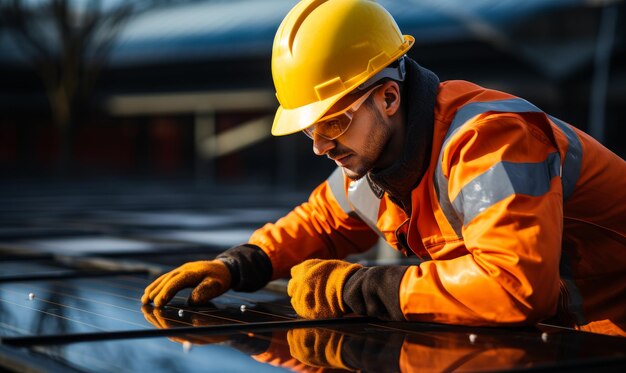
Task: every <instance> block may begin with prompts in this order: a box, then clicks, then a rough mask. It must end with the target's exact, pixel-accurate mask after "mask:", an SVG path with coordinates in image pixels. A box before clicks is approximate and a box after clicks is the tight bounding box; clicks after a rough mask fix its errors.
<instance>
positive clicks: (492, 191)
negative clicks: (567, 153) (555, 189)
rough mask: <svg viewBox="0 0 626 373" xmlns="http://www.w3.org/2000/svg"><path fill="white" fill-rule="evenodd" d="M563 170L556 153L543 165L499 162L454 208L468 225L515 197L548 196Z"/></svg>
mask: <svg viewBox="0 0 626 373" xmlns="http://www.w3.org/2000/svg"><path fill="white" fill-rule="evenodd" d="M560 169H561V157H559V153H556V152H555V153H551V154H549V155H548V157H547V158H546V160H545V161H543V162H537V163H514V162H506V161H503V162H499V163H496V164H495V165H493V166H492V167H491V168H489V169H488V170H487V171H485V172H483V173H482V174H480V175H479V176H477V177H476V178H474V179H473V180H472V181H470V182H469V183H467V185H465V186H464V187H463V189H462V190H461V192H460V193H459V194H458V195H457V197H456V198H455V199H454V201H453V202H452V205H453V206H454V208H455V210H456V211H457V212H458V214H459V216H461V217H462V218H463V224H464V225H467V224H468V223H469V222H470V221H472V220H473V219H474V218H475V217H476V216H477V215H478V214H480V213H481V212H482V211H484V210H486V209H488V208H489V207H490V206H492V205H494V204H496V203H498V202H500V201H502V200H503V199H505V198H507V197H509V196H511V195H513V194H525V195H529V196H534V197H538V196H541V195H544V194H545V193H547V192H548V191H549V190H550V180H552V178H553V177H555V176H559V173H560Z"/></svg>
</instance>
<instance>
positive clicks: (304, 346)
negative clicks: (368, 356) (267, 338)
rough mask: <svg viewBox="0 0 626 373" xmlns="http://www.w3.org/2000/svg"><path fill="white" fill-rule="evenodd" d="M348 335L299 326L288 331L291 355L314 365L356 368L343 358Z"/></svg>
mask: <svg viewBox="0 0 626 373" xmlns="http://www.w3.org/2000/svg"><path fill="white" fill-rule="evenodd" d="M345 336H346V335H345V334H343V333H338V332H335V331H334V330H330V329H322V328H299V329H291V330H289V331H288V332H287V342H288V343H289V352H290V353H291V356H293V357H295V358H296V359H298V360H299V361H300V362H302V363H304V364H306V365H310V366H313V367H320V368H333V369H344V370H354V369H352V368H350V367H348V366H347V365H346V364H345V363H344V362H343V360H342V358H341V349H342V345H343V341H344V337H345Z"/></svg>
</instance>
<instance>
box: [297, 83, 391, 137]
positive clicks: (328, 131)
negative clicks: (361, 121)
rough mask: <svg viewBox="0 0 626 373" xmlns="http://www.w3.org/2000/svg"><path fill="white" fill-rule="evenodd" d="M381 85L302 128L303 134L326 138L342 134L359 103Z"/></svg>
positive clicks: (361, 103)
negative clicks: (350, 103)
mask: <svg viewBox="0 0 626 373" xmlns="http://www.w3.org/2000/svg"><path fill="white" fill-rule="evenodd" d="M380 86H382V84H378V85H376V86H375V87H373V88H371V89H370V90H369V91H367V92H366V93H365V94H364V95H363V96H361V97H359V99H358V100H356V101H355V102H354V103H353V104H352V105H350V106H348V107H347V108H345V109H343V110H341V111H339V112H336V113H333V114H331V115H328V116H326V117H324V118H322V119H320V120H319V121H317V122H316V123H314V124H313V125H312V126H310V127H307V128H305V129H303V130H302V132H304V134H305V135H307V136H308V137H309V138H311V139H315V135H316V134H317V135H318V136H321V137H323V138H325V139H326V140H334V139H336V138H338V137H339V136H341V135H343V134H344V133H345V132H346V131H347V130H348V128H349V127H350V124H351V123H352V117H353V116H354V113H355V112H356V111H357V110H359V108H360V107H361V105H363V103H364V102H365V101H367V99H368V98H369V97H370V95H371V94H372V93H373V92H374V91H375V90H376V88H378V87H380Z"/></svg>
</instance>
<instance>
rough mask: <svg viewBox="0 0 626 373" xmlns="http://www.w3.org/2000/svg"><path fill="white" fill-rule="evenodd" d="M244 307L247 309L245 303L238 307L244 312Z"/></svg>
mask: <svg viewBox="0 0 626 373" xmlns="http://www.w3.org/2000/svg"><path fill="white" fill-rule="evenodd" d="M246 309H247V307H246V305H245V304H242V305H241V307H239V310H240V311H241V312H246Z"/></svg>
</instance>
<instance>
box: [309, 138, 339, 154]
mask: <svg viewBox="0 0 626 373" xmlns="http://www.w3.org/2000/svg"><path fill="white" fill-rule="evenodd" d="M335 145H336V144H335V140H328V139H325V138H323V137H322V136H320V135H318V134H317V133H315V134H314V135H313V153H315V154H316V155H324V154H326V153H328V152H329V151H330V150H331V149H333V148H334V147H335Z"/></svg>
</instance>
